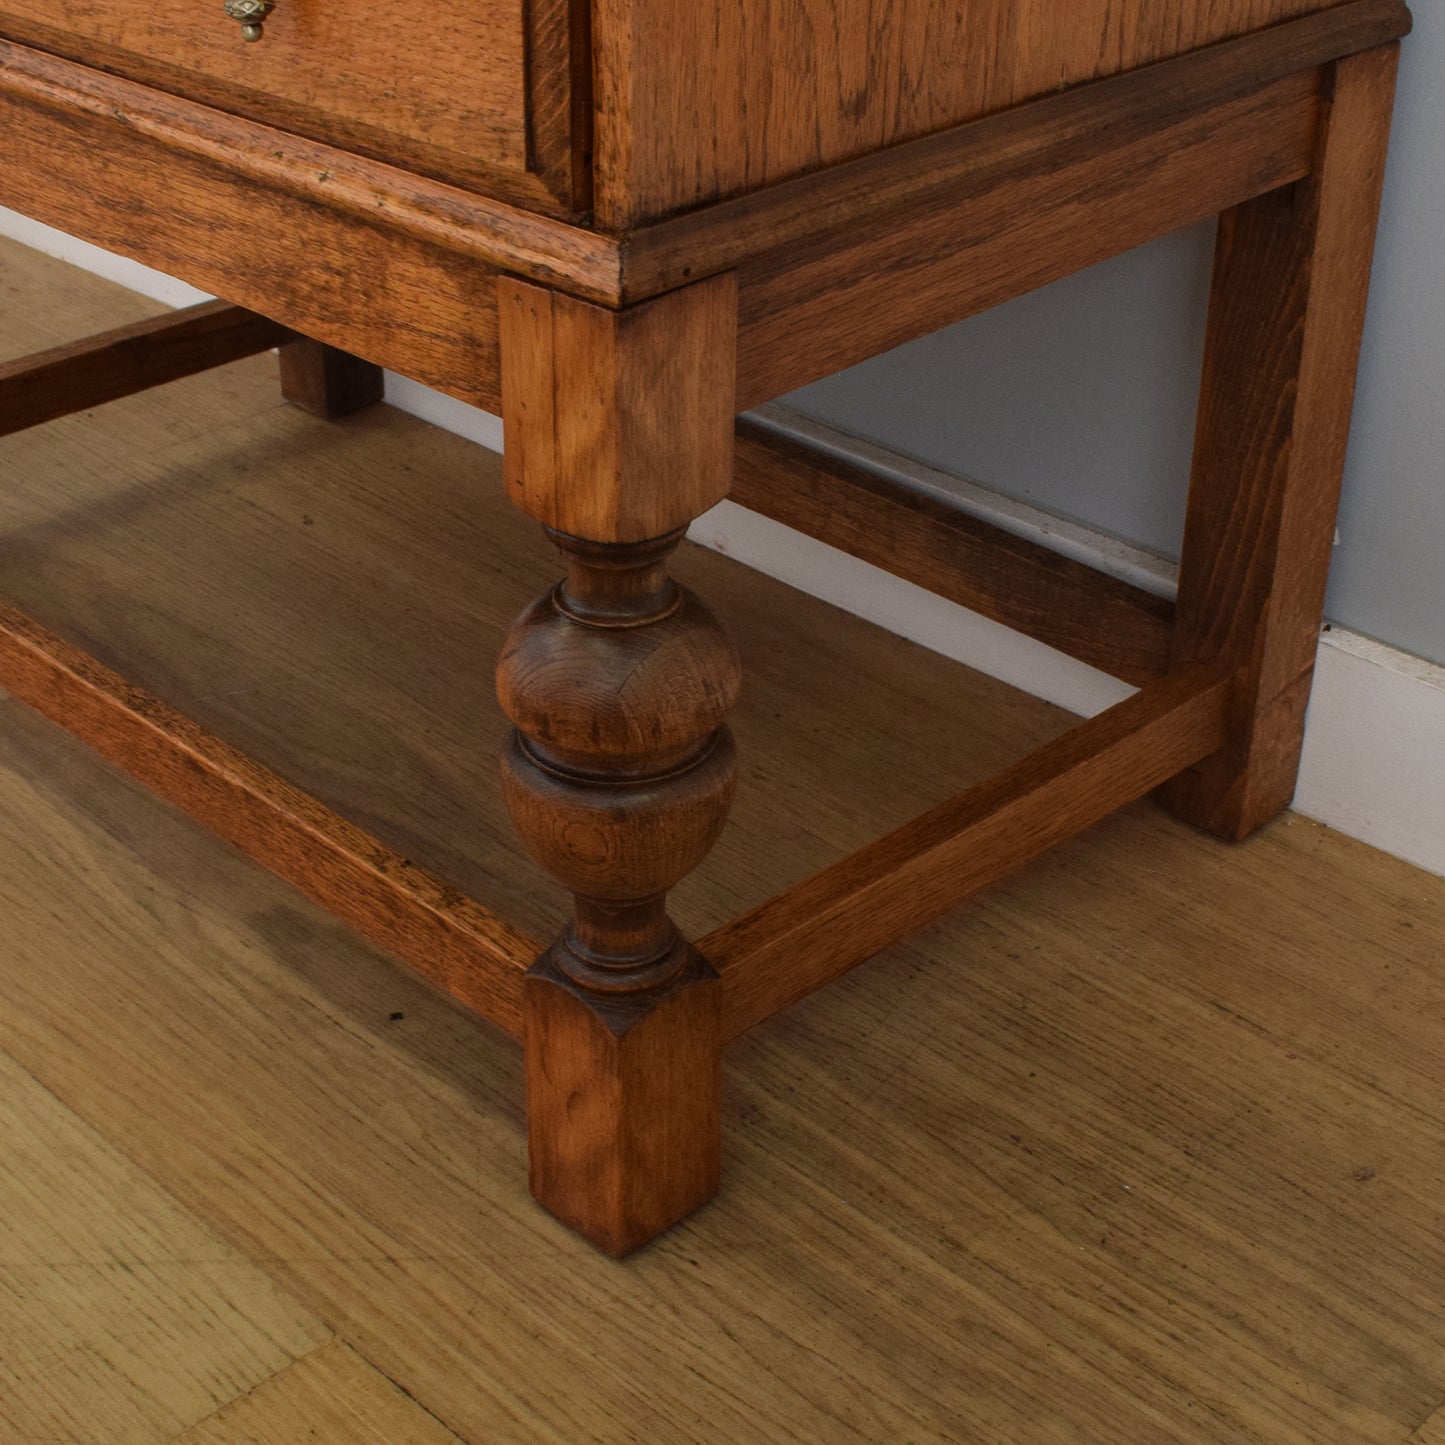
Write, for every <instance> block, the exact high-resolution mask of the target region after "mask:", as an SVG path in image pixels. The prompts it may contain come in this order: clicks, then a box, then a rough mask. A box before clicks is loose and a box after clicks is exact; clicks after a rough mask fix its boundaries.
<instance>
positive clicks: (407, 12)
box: [0, 0, 576, 211]
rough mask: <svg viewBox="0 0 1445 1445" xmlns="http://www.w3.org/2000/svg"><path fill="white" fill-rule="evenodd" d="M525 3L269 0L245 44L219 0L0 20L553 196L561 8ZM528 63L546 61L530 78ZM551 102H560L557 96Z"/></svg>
mask: <svg viewBox="0 0 1445 1445" xmlns="http://www.w3.org/2000/svg"><path fill="white" fill-rule="evenodd" d="M528 8H529V7H528V6H527V4H526V0H426V3H425V4H424V5H407V4H403V5H396V6H392V7H386V6H378V5H377V4H376V3H375V0H276V7H275V10H274V11H273V12H272V14H271V15H270V17H269V18H268V19H267V20H266V23H265V31H264V38H263V39H262V40H261V41H259V42H256V43H246V42H245V41H244V40H243V38H242V34H241V26H240V24H239V23H238V22H237V21H235V20H232V19H230V18H229V17H228V16H227V15H226V14H225V13H224V12H223V10H222V8H221V0H0V35H4V36H6V37H7V38H11V39H15V40H19V41H22V42H26V43H29V44H33V45H38V46H40V47H42V48H44V49H46V50H51V51H54V52H56V53H58V54H61V55H65V56H67V57H69V58H71V59H74V60H80V61H83V62H85V63H87V64H92V65H98V66H101V67H102V68H104V69H107V70H111V71H114V72H116V73H118V74H121V75H125V76H128V77H130V78H132V79H136V80H141V81H144V82H146V83H147V84H152V85H156V86H159V87H162V88H164V89H166V90H170V91H173V92H174V93H176V94H179V95H184V96H186V97H188V98H190V99H194V100H200V101H204V102H206V103H208V104H211V105H215V106H219V107H221V108H222V109H225V110H229V111H234V112H235V113H237V114H241V115H245V116H248V117H250V118H252V119H255V120H261V121H265V122H268V123H270V124H274V125H278V126H280V127H282V128H283V129H286V130H292V131H296V132H297V133H299V134H302V135H306V136H310V137H312V138H313V139H317V140H323V141H327V142H332V143H335V144H338V145H342V146H347V147H349V148H351V149H354V150H358V151H361V152H363V153H364V154H368V155H371V156H374V157H376V158H378V159H381V160H388V161H394V162H396V163H398V164H402V165H406V166H409V167H412V168H414V169H418V170H421V171H423V172H425V173H428V174H431V175H435V176H439V177H441V178H443V179H446V180H452V181H458V182H461V183H463V184H471V185H476V186H478V187H480V188H481V189H485V190H488V191H490V192H491V193H493V194H500V195H502V196H503V197H504V198H505V199H518V200H522V201H524V202H526V203H536V202H541V203H542V204H543V206H544V208H546V209H550V210H556V211H565V210H567V209H569V203H571V202H572V201H573V199H574V198H573V196H572V195H571V194H570V192H571V190H572V189H573V187H572V184H571V182H572V180H573V175H574V172H575V169H576V168H575V167H574V166H572V165H569V164H567V159H568V157H567V156H565V155H557V154H551V155H548V154H546V153H545V152H546V151H547V150H548V149H549V148H550V149H551V150H552V151H554V152H555V151H558V150H563V151H565V150H568V149H570V136H569V135H566V134H559V133H558V130H559V128H558V125H557V123H556V118H555V117H556V113H557V111H558V108H559V107H558V105H557V101H556V96H557V92H558V90H559V87H560V88H561V89H563V90H565V88H566V83H567V81H568V79H569V77H570V74H571V72H572V71H573V70H574V69H575V67H573V66H571V65H570V63H569V57H570V54H571V46H570V42H569V39H568V35H567V31H568V26H569V18H568V15H567V11H568V9H569V8H570V7H569V6H567V5H563V4H556V3H549V4H541V5H534V6H532V7H530V8H532V9H535V10H536V11H537V12H538V13H539V19H538V20H536V21H529V18H528V16H527V13H526V11H527V9H528ZM529 26H530V28H531V30H532V32H533V33H531V34H529ZM539 27H540V28H539ZM538 67H546V68H547V70H548V71H549V72H550V73H548V74H547V75H545V76H544V77H541V78H539V77H538V76H537V74H536V72H537V69H538ZM559 68H560V70H561V73H560V74H558V73H555V72H557V71H558V70H559ZM534 89H536V90H538V92H539V93H540V94H543V95H545V96H546V97H547V98H548V107H547V108H548V111H549V115H550V116H551V117H552V120H551V123H550V124H548V125H547V126H545V127H544V130H545V131H546V132H547V133H546V134H544V135H541V136H534V135H533V134H532V127H531V115H530V110H531V106H530V97H531V95H532V92H533V90H534ZM561 110H562V111H563V112H564V114H570V110H571V107H569V106H568V105H567V104H566V101H565V97H564V98H563V103H562V106H561ZM564 129H565V127H564Z"/></svg>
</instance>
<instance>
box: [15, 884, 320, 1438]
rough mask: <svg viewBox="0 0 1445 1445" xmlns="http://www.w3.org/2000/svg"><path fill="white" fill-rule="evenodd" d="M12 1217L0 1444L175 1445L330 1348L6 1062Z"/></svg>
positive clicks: (217, 1242) (281, 1296)
mask: <svg viewBox="0 0 1445 1445" xmlns="http://www.w3.org/2000/svg"><path fill="white" fill-rule="evenodd" d="M7 892H8V890H7ZM0 1220H3V1221H4V1227H3V1232H0V1439H4V1440H6V1441H14V1442H17V1445H20V1442H27V1441H65V1442H72V1441H73V1442H89V1441H97V1442H98V1441H105V1442H106V1445H151V1442H162V1441H167V1440H170V1439H171V1438H172V1437H173V1436H174V1435H175V1433H176V1431H177V1430H180V1429H182V1428H183V1427H185V1426H186V1425H188V1424H190V1423H191V1422H192V1421H195V1420H199V1419H201V1418H203V1417H204V1416H206V1415H208V1414H210V1413H211V1412H212V1411H213V1410H215V1409H216V1407H217V1406H218V1405H221V1404H224V1403H225V1402H226V1401H229V1400H232V1399H234V1398H235V1397H236V1396H238V1395H241V1394H244V1393H245V1392H246V1391H247V1390H249V1389H251V1388H252V1387H253V1386H255V1385H257V1384H258V1383H260V1382H261V1381H263V1380H265V1379H266V1378H267V1377H268V1376H269V1375H271V1374H273V1373H274V1372H275V1371H277V1370H281V1369H284V1368H285V1367H286V1366H287V1365H289V1364H290V1363H291V1362H292V1361H293V1360H295V1359H296V1358H297V1357H298V1356H301V1355H304V1354H306V1353H307V1352H308V1351H309V1350H311V1349H312V1348H313V1347H314V1346H315V1345H317V1344H318V1343H320V1342H321V1341H323V1340H325V1339H326V1338H327V1331H326V1329H325V1328H324V1326H322V1325H321V1324H320V1323H319V1322H318V1321H317V1320H316V1318H315V1317H314V1316H313V1315H311V1314H310V1313H309V1312H308V1311H306V1310H305V1309H303V1308H302V1307H301V1306H300V1305H298V1304H297V1303H296V1302H295V1301H294V1300H293V1299H291V1298H289V1297H288V1296H287V1295H286V1294H285V1293H284V1292H283V1291H281V1290H280V1289H278V1288H277V1287H276V1285H275V1284H274V1283H273V1282H272V1280H271V1279H270V1278H269V1277H268V1276H267V1274H266V1273H265V1272H264V1271H263V1270H261V1269H258V1268H257V1267H256V1266H255V1265H254V1264H252V1263H251V1262H250V1261H249V1260H247V1259H246V1258H245V1257H244V1256H243V1255H241V1254H240V1253H239V1252H238V1251H237V1250H236V1249H234V1248H232V1247H231V1246H229V1245H227V1244H226V1243H225V1242H224V1241H223V1240H221V1239H220V1238H218V1237H217V1235H216V1234H215V1233H214V1232H213V1231H212V1230H210V1229H209V1228H207V1227H206V1225H205V1224H203V1223H202V1222H201V1221H200V1220H199V1219H197V1218H196V1217H195V1216H193V1215H191V1214H190V1213H188V1212H187V1211H186V1210H185V1209H183V1208H181V1207H180V1206H179V1205H178V1204H177V1203H176V1202H175V1200H174V1199H172V1198H171V1197H170V1196H169V1195H167V1194H166V1192H165V1191H164V1190H163V1189H161V1188H160V1187H159V1186H158V1185H157V1184H156V1183H155V1181H154V1180H153V1179H150V1178H148V1177H147V1176H146V1175H145V1174H144V1173H142V1172H141V1171H140V1170H139V1169H137V1168H136V1167H135V1165H134V1164H132V1163H131V1162H130V1161H129V1160H127V1159H126V1158H125V1157H124V1156H123V1155H122V1154H121V1153H119V1152H118V1151H117V1150H116V1149H115V1148H114V1147H112V1145H110V1144H109V1143H107V1142H106V1141H105V1140H104V1139H103V1138H101V1137H100V1135H99V1134H97V1133H96V1131H95V1130H93V1129H91V1128H89V1127H88V1126H87V1125H86V1124H84V1123H83V1122H81V1120H79V1119H78V1118H76V1116H75V1115H74V1114H73V1113H71V1111H70V1110H69V1109H67V1108H66V1107H65V1106H64V1105H63V1104H62V1103H60V1102H59V1101H58V1100H57V1099H56V1098H55V1097H54V1095H52V1094H51V1093H49V1092H48V1091H47V1090H46V1089H44V1088H43V1087H42V1086H41V1085H40V1084H39V1083H37V1082H36V1081H35V1080H34V1079H33V1078H32V1077H31V1076H30V1075H29V1074H27V1073H26V1072H25V1071H24V1070H23V1069H21V1068H20V1067H19V1066H18V1065H17V1064H16V1063H15V1062H14V1061H13V1060H11V1059H10V1058H7V1057H5V1056H4V1055H3V1054H0Z"/></svg>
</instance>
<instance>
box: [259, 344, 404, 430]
mask: <svg viewBox="0 0 1445 1445" xmlns="http://www.w3.org/2000/svg"><path fill="white" fill-rule="evenodd" d="M280 356H281V395H282V396H284V397H285V398H286V400H287V401H289V402H290V403H291V405H292V406H299V407H300V408H301V410H302V411H309V412H310V413H311V415H312V416H319V417H321V418H322V419H323V420H325V421H337V420H339V419H340V418H341V417H344V416H352V415H353V414H355V413H356V412H358V411H365V410H366V408H367V407H370V406H375V405H376V404H377V403H378V402H380V401H381V399H382V392H383V389H384V377H383V374H382V370H381V368H380V367H379V366H373V365H372V363H371V362H369V361H362V360H361V359H360V358H359V357H355V356H352V355H350V354H349V353H348V352H345V351H338V350H337V349H336V348H335V347H334V346H326V345H323V344H322V343H321V342H320V341H310V340H306V339H302V340H300V341H291V342H288V343H287V344H286V345H285V346H283V347H282V348H281V351H280Z"/></svg>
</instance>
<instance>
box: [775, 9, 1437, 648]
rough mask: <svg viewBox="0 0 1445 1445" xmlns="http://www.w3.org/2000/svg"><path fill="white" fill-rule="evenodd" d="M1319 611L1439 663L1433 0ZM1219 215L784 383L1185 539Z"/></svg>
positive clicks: (793, 399)
mask: <svg viewBox="0 0 1445 1445" xmlns="http://www.w3.org/2000/svg"><path fill="white" fill-rule="evenodd" d="M1415 16H1416V28H1415V32H1414V34H1413V35H1412V36H1410V37H1409V38H1408V39H1407V40H1406V41H1405V42H1404V54H1403V58H1402V62H1401V72H1400V92H1399V106H1398V110H1397V112H1396V120H1395V131H1394V139H1393V141H1392V145H1391V152H1390V166H1389V171H1388V173H1387V177H1386V186H1385V207H1384V216H1383V219H1382V223H1381V229H1380V241H1379V251H1378V255H1377V259H1376V265H1375V273H1374V280H1373V283H1372V288H1371V296H1370V315H1369V322H1368V328H1367V332H1366V336H1365V345H1364V354H1363V357H1362V363H1361V372H1360V388H1359V396H1358V399H1357V403H1356V407H1355V426H1354V434H1353V437H1352V441H1351V446H1350V455H1349V462H1348V466H1347V470H1346V476H1345V495H1344V502H1343V506H1342V510H1341V514H1340V534H1341V542H1340V545H1339V547H1338V548H1337V549H1336V552H1335V564H1334V572H1333V576H1332V579H1331V585H1330V595H1329V602H1328V611H1329V615H1330V616H1331V618H1333V619H1334V620H1335V621H1336V622H1338V623H1340V624H1341V625H1342V626H1345V627H1349V628H1352V629H1354V630H1356V631H1359V632H1364V633H1366V634H1368V635H1370V636H1372V637H1376V638H1379V639H1380V640H1381V641H1384V642H1388V643H1390V644H1392V645H1393V646H1395V647H1399V648H1403V649H1404V650H1405V651H1407V652H1413V653H1416V654H1418V655H1420V656H1422V657H1426V658H1429V659H1430V660H1432V661H1434V662H1438V663H1445V0H1418V3H1417V4H1416V7H1415ZM1212 231H1213V228H1212V226H1208V227H1201V228H1199V229H1197V230H1193V231H1189V232H1184V233H1181V234H1179V235H1175V236H1170V237H1166V238H1165V239H1164V240H1163V241H1160V242H1157V243H1155V244H1154V245H1151V246H1146V247H1143V248H1141V249H1140V250H1138V251H1134V252H1132V253H1131V254H1129V255H1127V256H1122V257H1118V258H1116V259H1115V260H1113V261H1109V262H1106V263H1105V264H1104V265H1102V266H1097V267H1095V268H1094V269H1093V270H1090V271H1086V272H1083V273H1082V274H1080V275H1078V276H1073V277H1070V278H1069V279H1068V280H1066V281H1062V282H1060V283H1058V284H1057V285H1055V286H1051V287H1048V288H1047V289H1045V290H1043V291H1039V292H1036V293H1034V294H1033V295H1031V296H1025V297H1023V298H1022V299H1020V300H1018V301H1014V302H1011V303H1010V304H1009V305H1007V306H1001V307H999V308H998V309H997V310H995V311H991V312H988V313H987V314H985V315H983V316H978V317H974V318H973V319H972V320H969V321H966V322H964V323H963V324H961V325H959V326H954V327H951V328H949V329H948V330H946V331H942V332H939V333H937V334H936V335H934V336H930V337H926V338H925V339H923V340H922V341H917V342H914V343H913V344H911V345H909V346H905V347H900V348H899V349H898V350H897V351H894V352H891V353H889V354H888V355H886V356H882V357H878V358H876V359H875V360H873V361H871V362H868V363H866V364H865V365H863V366H859V367H855V368H853V369H852V370H850V371H845V372H841V373H839V374H838V375H837V376H833V377H829V378H827V379H825V380H823V381H820V382H817V383H815V384H814V385H813V386H810V387H807V388H806V389H804V390H803V391H799V392H795V393H794V394H793V395H792V396H790V397H788V398H786V401H787V403H788V404H789V405H791V406H793V407H795V408H796V409H798V410H799V411H803V412H805V413H807V414H808V415H810V416H813V417H816V418H818V419H819V420H821V421H825V422H828V423H829V424H831V425H832V426H834V427H837V428H838V429H839V430H842V431H846V432H851V433H853V434H854V435H857V436H863V437H867V438H868V439H870V440H872V441H875V442H877V443H879V444H881V445H883V446H887V447H891V448H893V449H894V450H896V451H900V452H903V453H905V454H907V455H909V456H912V457H915V458H917V459H918V460H920V461H924V462H927V463H929V464H930V465H931V466H934V467H938V468H941V469H942V470H944V471H947V472H952V473H954V474H956V475H959V476H966V477H969V478H972V479H974V480H977V481H980V482H983V483H985V484H987V485H988V486H990V487H994V488H997V489H998V490H999V491H1002V492H1007V493H1009V494H1011V495H1013V496H1016V497H1020V498H1023V499H1024V500H1026V501H1029V502H1032V503H1033V504H1035V505H1036V506H1040V507H1044V508H1046V509H1048V510H1050V511H1054V512H1058V513H1060V514H1062V515H1065V516H1068V517H1071V518H1073V519H1075V520H1077V521H1081V522H1085V523H1087V524H1089V525H1091V526H1094V527H1097V528H1100V529H1102V530H1104V531H1108V532H1112V533H1114V534H1115V535H1117V536H1121V537H1124V538H1126V539H1127V540H1129V541H1131V542H1135V543H1138V544H1141V545H1143V546H1145V547H1148V548H1150V549H1151V550H1154V551H1157V552H1160V553H1163V554H1165V555H1167V556H1171V557H1177V556H1178V541H1179V536H1180V532H1181V530H1182V526H1183V518H1184V494H1185V488H1186V484H1187V480H1188V472H1189V449H1190V443H1191V440H1192V431H1193V411H1194V402H1195V397H1196V394H1197V389H1198V385H1199V354H1200V346H1201V342H1202V337H1203V332H1204V309H1205V302H1206V298H1207V295H1208V284H1209V258H1210V246H1211V242H1212Z"/></svg>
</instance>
